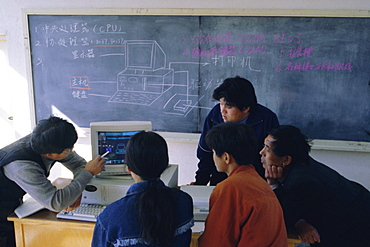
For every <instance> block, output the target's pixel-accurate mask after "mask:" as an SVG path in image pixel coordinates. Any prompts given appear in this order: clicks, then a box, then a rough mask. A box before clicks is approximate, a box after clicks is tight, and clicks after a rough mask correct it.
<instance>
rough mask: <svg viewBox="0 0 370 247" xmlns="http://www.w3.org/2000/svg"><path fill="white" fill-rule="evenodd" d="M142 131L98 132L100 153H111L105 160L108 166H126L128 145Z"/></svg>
mask: <svg viewBox="0 0 370 247" xmlns="http://www.w3.org/2000/svg"><path fill="white" fill-rule="evenodd" d="M139 132H140V131H128V132H106V131H101V132H100V131H99V132H98V153H99V155H102V154H104V153H106V152H109V153H108V154H107V155H106V156H105V157H104V158H105V163H106V164H112V165H114V164H126V159H125V155H126V145H127V143H128V141H129V140H130V138H131V137H132V136H133V135H135V134H136V133H139Z"/></svg>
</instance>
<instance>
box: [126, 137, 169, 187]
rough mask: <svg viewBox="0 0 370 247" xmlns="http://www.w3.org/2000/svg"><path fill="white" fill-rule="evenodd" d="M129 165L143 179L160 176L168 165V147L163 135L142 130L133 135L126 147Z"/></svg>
mask: <svg viewBox="0 0 370 247" xmlns="http://www.w3.org/2000/svg"><path fill="white" fill-rule="evenodd" d="M126 161H127V166H128V168H130V170H132V171H133V172H134V173H135V174H137V175H139V176H140V177H141V178H142V179H143V180H150V179H155V178H158V177H159V176H160V175H161V174H162V172H163V171H164V170H165V169H166V168H167V167H168V162H169V158H168V148H167V143H166V141H165V140H164V139H163V137H162V136H160V135H158V134H157V133H155V132H151V131H141V132H139V133H137V134H135V135H134V136H133V137H131V139H130V141H129V142H128V144H127V149H126Z"/></svg>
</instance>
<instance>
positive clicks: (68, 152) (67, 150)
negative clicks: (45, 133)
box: [63, 148, 73, 154]
mask: <svg viewBox="0 0 370 247" xmlns="http://www.w3.org/2000/svg"><path fill="white" fill-rule="evenodd" d="M72 151H73V148H67V149H64V151H63V153H65V154H70V153H72Z"/></svg>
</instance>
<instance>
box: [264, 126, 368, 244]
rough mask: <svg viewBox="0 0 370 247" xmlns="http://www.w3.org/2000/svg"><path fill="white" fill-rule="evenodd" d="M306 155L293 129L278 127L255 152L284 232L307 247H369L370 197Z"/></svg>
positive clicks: (307, 147) (304, 144)
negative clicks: (277, 203) (278, 206)
mask: <svg viewBox="0 0 370 247" xmlns="http://www.w3.org/2000/svg"><path fill="white" fill-rule="evenodd" d="M309 151H310V145H309V142H308V139H307V137H306V136H304V135H303V134H302V133H301V131H300V130H299V129H298V128H296V127H294V126H291V125H282V126H279V127H276V128H274V129H272V130H271V131H270V132H269V135H268V136H267V137H266V139H265V144H264V148H263V149H262V150H261V152H260V154H261V161H262V164H263V167H264V168H265V176H266V178H267V182H268V184H269V185H270V187H271V188H272V189H273V190H274V192H275V194H276V196H277V197H278V199H279V201H280V204H281V206H282V208H283V211H284V219H285V224H286V227H287V228H288V231H290V232H293V231H297V232H298V234H299V235H300V237H301V239H302V240H303V241H305V242H307V243H310V244H312V245H313V246H324V247H347V246H356V247H365V246H370V245H369V236H368V235H369V233H370V192H369V191H368V190H367V189H366V188H365V187H363V186H362V185H360V184H358V183H356V182H353V181H350V180H348V179H347V178H345V177H343V176H342V175H340V174H339V173H338V172H336V171H335V170H333V169H331V168H330V167H328V166H326V165H324V164H321V163H320V162H318V161H316V160H314V159H313V158H312V157H310V155H309Z"/></svg>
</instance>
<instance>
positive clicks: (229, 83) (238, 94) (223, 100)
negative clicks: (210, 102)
mask: <svg viewBox="0 0 370 247" xmlns="http://www.w3.org/2000/svg"><path fill="white" fill-rule="evenodd" d="M212 97H213V99H215V100H217V101H220V103H219V104H217V105H216V106H214V107H213V109H212V110H211V111H210V113H209V114H208V116H207V118H206V120H205V121H204V126H203V131H202V134H201V136H200V140H199V144H198V149H197V157H198V159H199V163H198V170H197V171H196V175H195V182H193V183H192V184H195V185H206V184H208V183H210V185H216V184H217V183H219V182H221V181H222V180H224V179H225V178H227V175H226V174H225V173H223V172H217V170H216V166H215V164H214V162H213V158H212V150H211V149H210V148H209V147H208V146H207V144H206V141H205V136H206V135H207V133H208V131H209V130H210V129H212V128H213V127H214V126H216V125H218V124H220V123H223V122H240V123H244V124H247V125H249V126H250V127H252V129H253V130H254V133H255V134H256V137H257V145H259V146H262V144H263V140H264V138H265V137H266V136H267V131H268V130H270V129H271V128H272V127H275V126H278V125H279V121H278V118H277V116H276V114H275V113H274V112H272V111H271V110H270V109H268V108H266V107H264V106H262V105H260V104H258V103H257V97H256V94H255V91H254V87H253V85H252V83H251V82H250V81H248V80H246V79H244V78H241V77H239V76H236V77H233V78H227V79H226V80H224V82H223V83H222V84H221V85H220V86H219V87H217V88H216V89H215V90H214V91H213V96H212ZM256 159H257V161H256V163H255V164H253V165H255V168H256V170H257V172H258V173H259V174H260V175H261V176H263V173H264V171H263V168H262V166H261V164H260V163H259V161H258V160H259V157H258V153H256Z"/></svg>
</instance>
